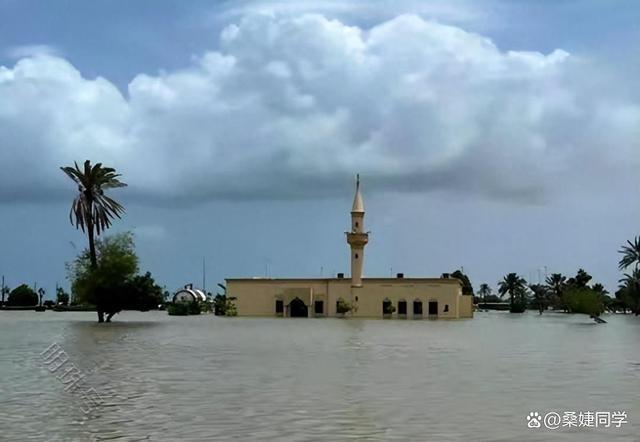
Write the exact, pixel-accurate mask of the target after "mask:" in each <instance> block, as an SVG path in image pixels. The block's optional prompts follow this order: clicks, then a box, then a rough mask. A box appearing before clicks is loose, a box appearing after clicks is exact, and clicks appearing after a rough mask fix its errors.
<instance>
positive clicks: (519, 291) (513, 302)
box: [498, 273, 527, 313]
mask: <svg viewBox="0 0 640 442" xmlns="http://www.w3.org/2000/svg"><path fill="white" fill-rule="evenodd" d="M526 287H527V281H526V280H525V279H524V278H521V277H520V276H518V275H517V274H516V273H509V274H508V275H507V276H505V277H504V278H503V280H502V281H500V282H499V283H498V293H499V294H500V297H502V296H504V295H506V294H507V293H508V294H509V304H510V307H509V311H510V312H511V313H522V312H524V311H525V309H526Z"/></svg>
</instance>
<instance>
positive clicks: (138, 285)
mask: <svg viewBox="0 0 640 442" xmlns="http://www.w3.org/2000/svg"><path fill="white" fill-rule="evenodd" d="M124 293H125V294H126V296H125V298H124V299H123V308H125V309H131V310H151V309H154V308H157V307H158V305H160V304H162V303H163V302H164V301H163V293H162V287H160V286H159V285H158V284H156V282H155V281H154V279H153V277H152V276H151V273H150V272H146V273H145V274H144V275H136V276H134V277H133V278H131V279H130V280H129V281H127V282H126V283H125V287H124Z"/></svg>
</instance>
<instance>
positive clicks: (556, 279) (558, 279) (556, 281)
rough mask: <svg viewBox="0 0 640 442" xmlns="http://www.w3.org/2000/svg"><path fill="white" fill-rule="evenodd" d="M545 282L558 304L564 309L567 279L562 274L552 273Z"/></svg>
mask: <svg viewBox="0 0 640 442" xmlns="http://www.w3.org/2000/svg"><path fill="white" fill-rule="evenodd" d="M544 282H545V283H546V284H547V287H548V288H549V291H550V292H551V293H552V294H553V296H554V297H555V299H556V302H557V303H558V304H560V306H562V307H563V308H564V303H563V301H562V295H564V291H565V290H566V288H567V277H566V276H563V275H562V273H552V274H551V275H550V276H548V277H547V279H545V281H544Z"/></svg>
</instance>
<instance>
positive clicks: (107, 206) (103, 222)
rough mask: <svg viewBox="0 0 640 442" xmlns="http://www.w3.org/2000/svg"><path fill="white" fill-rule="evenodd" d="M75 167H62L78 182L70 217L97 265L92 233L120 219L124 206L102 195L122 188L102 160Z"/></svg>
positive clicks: (101, 315) (100, 316)
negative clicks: (86, 239) (86, 240)
mask: <svg viewBox="0 0 640 442" xmlns="http://www.w3.org/2000/svg"><path fill="white" fill-rule="evenodd" d="M74 164H75V167H61V168H60V169H62V171H63V172H64V173H66V174H67V176H68V177H69V178H71V179H72V180H73V181H74V182H75V183H76V184H77V185H78V195H77V196H76V197H75V198H74V200H73V203H72V204H71V211H70V212H69V220H70V221H71V224H74V225H75V226H76V228H80V229H82V231H83V232H86V233H87V236H88V238H89V259H90V263H91V268H92V269H93V270H95V269H96V268H97V267H98V258H97V256H96V245H95V236H99V235H100V233H102V232H103V231H104V230H106V229H108V228H109V227H110V226H111V221H112V219H114V218H120V216H121V215H122V214H123V213H124V207H123V206H122V205H121V204H120V203H118V202H117V201H115V200H113V199H111V198H109V197H108V196H106V195H105V194H104V191H105V189H112V188H116V187H124V186H126V184H125V183H123V182H121V181H120V180H118V177H119V176H120V175H119V174H117V173H116V171H115V169H113V168H111V167H102V163H98V164H96V165H94V166H91V161H89V160H87V161H85V162H84V170H81V169H80V168H79V167H78V163H74ZM97 308H98V322H104V311H103V310H102V309H101V308H100V306H97Z"/></svg>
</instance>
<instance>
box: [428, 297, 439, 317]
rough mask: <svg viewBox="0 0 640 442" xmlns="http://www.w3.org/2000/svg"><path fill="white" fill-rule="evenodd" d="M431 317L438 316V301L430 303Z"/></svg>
mask: <svg viewBox="0 0 640 442" xmlns="http://www.w3.org/2000/svg"><path fill="white" fill-rule="evenodd" d="M429 316H438V301H429Z"/></svg>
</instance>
